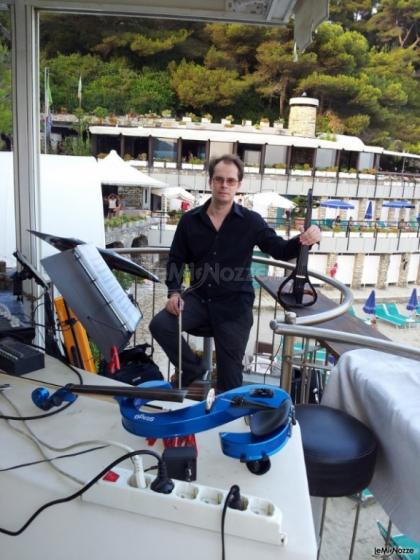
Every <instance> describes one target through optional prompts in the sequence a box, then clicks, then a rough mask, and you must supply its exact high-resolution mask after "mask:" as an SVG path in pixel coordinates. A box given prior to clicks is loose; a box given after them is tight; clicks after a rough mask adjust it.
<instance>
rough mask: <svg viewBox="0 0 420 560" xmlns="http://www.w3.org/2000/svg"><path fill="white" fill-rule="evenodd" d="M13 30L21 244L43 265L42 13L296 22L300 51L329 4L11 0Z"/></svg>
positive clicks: (293, 0) (306, 0)
mask: <svg viewBox="0 0 420 560" xmlns="http://www.w3.org/2000/svg"><path fill="white" fill-rule="evenodd" d="M1 6H3V7H5V6H6V7H10V12H11V25H12V37H11V40H12V72H13V137H14V184H15V208H16V230H17V231H16V241H17V247H18V249H19V250H21V251H22V252H23V253H24V254H25V255H26V256H27V257H28V258H29V259H30V261H31V262H32V263H33V264H34V265H36V266H37V265H38V264H39V262H38V250H37V243H38V241H37V239H36V238H34V237H33V236H28V235H27V230H28V229H34V230H37V229H38V225H39V216H40V207H39V206H40V197H39V192H40V188H39V184H40V178H39V177H40V174H39V168H40V165H39V160H40V151H41V150H40V118H39V115H40V101H39V97H40V96H39V15H40V12H42V11H56V12H69V13H81V14H83V13H84V14H91V15H94V14H98V15H99V14H100V15H120V16H121V15H123V16H138V17H155V18H171V19H184V20H194V21H220V22H222V21H223V22H235V21H236V22H242V23H255V24H266V25H281V24H285V23H287V22H288V21H289V19H290V18H291V17H294V21H295V40H296V44H297V47H298V48H300V49H304V48H305V47H306V46H307V45H308V44H309V43H310V41H311V38H312V32H313V30H314V29H315V27H316V26H317V25H318V24H319V23H321V22H322V21H323V20H324V19H326V18H327V16H328V0H208V1H207V2H205V3H203V2H202V1H201V0H153V1H152V0H123V1H121V2H117V1H116V0H101V2H100V3H99V2H94V1H90V0H79V1H75V0H6V1H3V2H1V1H0V8H1Z"/></svg>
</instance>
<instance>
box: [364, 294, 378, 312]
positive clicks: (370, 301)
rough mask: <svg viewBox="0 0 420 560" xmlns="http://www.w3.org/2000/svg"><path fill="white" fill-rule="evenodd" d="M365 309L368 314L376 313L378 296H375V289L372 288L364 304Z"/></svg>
mask: <svg viewBox="0 0 420 560" xmlns="http://www.w3.org/2000/svg"><path fill="white" fill-rule="evenodd" d="M363 311H364V312H365V313H367V314H368V315H375V313H376V298H375V290H372V291H371V292H370V294H369V297H368V298H367V300H366V301H365V304H364V306H363Z"/></svg>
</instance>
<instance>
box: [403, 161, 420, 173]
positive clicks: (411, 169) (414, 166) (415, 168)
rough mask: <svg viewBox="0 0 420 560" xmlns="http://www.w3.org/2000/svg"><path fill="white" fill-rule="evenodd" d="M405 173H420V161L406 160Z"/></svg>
mask: <svg viewBox="0 0 420 560" xmlns="http://www.w3.org/2000/svg"><path fill="white" fill-rule="evenodd" d="M404 171H405V172H407V173H420V159H418V158H406V159H405V162H404Z"/></svg>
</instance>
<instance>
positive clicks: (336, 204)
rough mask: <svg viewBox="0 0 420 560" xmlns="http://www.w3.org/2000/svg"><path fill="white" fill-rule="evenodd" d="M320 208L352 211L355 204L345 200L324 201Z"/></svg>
mask: <svg viewBox="0 0 420 560" xmlns="http://www.w3.org/2000/svg"><path fill="white" fill-rule="evenodd" d="M320 206H323V207H324V208H337V209H340V210H351V209H352V208H354V206H353V204H350V202H346V201H345V200H324V201H323V202H321V204H320Z"/></svg>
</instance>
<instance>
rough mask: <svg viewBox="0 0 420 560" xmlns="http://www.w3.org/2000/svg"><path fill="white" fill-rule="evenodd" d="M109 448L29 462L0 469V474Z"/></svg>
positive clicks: (92, 448) (103, 446)
mask: <svg viewBox="0 0 420 560" xmlns="http://www.w3.org/2000/svg"><path fill="white" fill-rule="evenodd" d="M105 447H109V446H108V445H99V446H97V447H91V448H90V449H84V450H83V451H75V452H74V453H67V454H65V455H57V456H56V457H51V458H50V459H40V460H39V461H31V462H30V463H22V464H21V465H14V466H13V467H7V469H0V472H7V471H14V470H16V469H23V468H24V467H32V466H33V465H39V464H40V463H52V462H53V461H56V460H57V459H66V458H67V457H77V456H78V455H84V454H85V453H91V452H92V451H98V449H105Z"/></svg>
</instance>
